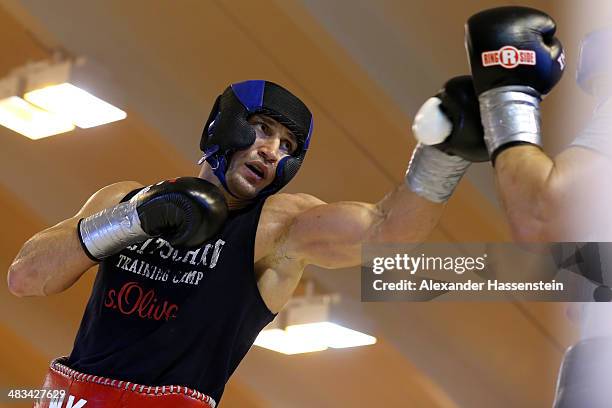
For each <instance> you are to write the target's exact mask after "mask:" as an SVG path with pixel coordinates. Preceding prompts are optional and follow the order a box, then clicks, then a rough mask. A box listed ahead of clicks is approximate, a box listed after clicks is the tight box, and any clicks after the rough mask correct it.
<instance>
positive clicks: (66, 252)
mask: <svg viewBox="0 0 612 408" xmlns="http://www.w3.org/2000/svg"><path fill="white" fill-rule="evenodd" d="M139 187H142V185H141V184H139V183H136V182H133V181H126V182H120V183H116V184H112V185H110V186H107V187H104V188H103V189H101V190H100V191H98V192H96V193H95V194H94V195H93V196H91V198H90V199H89V200H88V201H87V202H86V203H85V205H84V206H83V207H82V208H81V210H80V211H79V212H78V213H77V214H76V215H75V216H74V217H71V218H68V219H67V220H64V221H62V222H60V223H59V224H57V225H54V226H53V227H50V228H48V229H46V230H44V231H41V232H39V233H37V234H36V235H34V236H33V237H32V238H30V239H29V240H28V241H27V242H26V243H25V244H24V245H23V247H22V248H21V250H20V251H19V253H18V254H17V257H16V258H15V260H14V261H13V263H12V264H11V266H10V268H9V272H8V286H9V290H10V291H11V293H13V294H14V295H16V296H46V295H50V294H53V293H58V292H62V291H64V290H66V289H67V288H69V287H70V286H72V285H73V284H74V282H76V281H77V280H78V279H79V278H80V277H81V275H83V273H85V271H87V270H88V269H89V268H91V267H92V266H94V265H95V263H94V262H93V261H92V260H91V259H90V258H89V257H87V255H85V253H84V252H83V249H82V248H81V244H80V243H79V238H78V235H77V230H76V228H77V224H78V222H79V220H80V219H81V218H84V217H87V216H89V215H91V214H94V213H96V212H98V211H101V210H103V209H105V208H108V207H110V206H112V205H114V204H117V203H118V202H120V201H121V199H122V198H123V197H125V195H126V194H127V193H129V192H130V191H132V190H134V189H136V188H139Z"/></svg>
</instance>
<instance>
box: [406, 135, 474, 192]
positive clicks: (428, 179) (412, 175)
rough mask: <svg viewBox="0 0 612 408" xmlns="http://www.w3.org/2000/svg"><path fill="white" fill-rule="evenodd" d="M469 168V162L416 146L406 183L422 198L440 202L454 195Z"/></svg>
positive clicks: (423, 146)
mask: <svg viewBox="0 0 612 408" xmlns="http://www.w3.org/2000/svg"><path fill="white" fill-rule="evenodd" d="M469 165H470V162H469V161H467V160H465V159H462V158H461V157H459V156H451V155H449V154H446V153H444V152H443V151H441V150H439V149H437V148H435V147H433V146H426V145H423V144H421V143H419V144H417V146H416V147H415V149H414V152H413V153H412V158H411V159H410V163H409V164H408V170H407V171H406V176H405V182H406V185H407V186H408V188H409V189H410V190H412V191H414V192H415V193H416V194H418V195H420V196H421V197H423V198H426V199H428V200H429V201H433V202H435V203H443V202H446V201H447V200H448V199H449V198H450V196H451V195H452V194H453V191H455V188H456V187H457V184H459V181H460V180H461V177H463V175H464V174H465V172H466V171H467V169H468V167H469Z"/></svg>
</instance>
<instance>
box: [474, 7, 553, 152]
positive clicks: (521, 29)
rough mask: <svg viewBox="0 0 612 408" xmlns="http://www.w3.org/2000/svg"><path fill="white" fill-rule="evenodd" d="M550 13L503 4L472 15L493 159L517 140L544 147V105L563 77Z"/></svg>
mask: <svg viewBox="0 0 612 408" xmlns="http://www.w3.org/2000/svg"><path fill="white" fill-rule="evenodd" d="M555 30H556V24H555V22H554V20H553V19H552V18H551V17H550V16H548V15H547V14H545V13H543V12H541V11H538V10H535V9H531V8H527V7H514V6H511V7H500V8H494V9H490V10H485V11H483V12H480V13H478V14H475V15H474V16H472V17H470V19H469V20H468V22H467V24H466V28H465V31H466V32H465V44H466V48H467V52H468V58H469V61H470V67H471V70H472V77H473V78H474V86H475V89H476V93H477V95H478V98H479V101H480V112H481V115H482V124H483V127H484V132H485V142H486V144H487V148H488V150H489V154H490V155H491V157H492V159H495V156H496V155H497V154H499V152H500V151H502V150H503V149H505V148H507V147H510V146H513V145H516V144H525V143H528V144H533V145H537V146H541V144H542V142H541V132H540V114H539V104H540V101H541V98H542V96H543V95H546V94H547V93H548V92H550V90H551V89H552V88H553V87H554V86H555V85H556V84H557V82H558V81H559V80H560V79H561V75H562V74H563V70H564V69H565V55H564V53H563V47H562V45H561V43H560V42H559V40H558V39H557V38H556V37H555Z"/></svg>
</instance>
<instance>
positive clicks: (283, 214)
mask: <svg viewBox="0 0 612 408" xmlns="http://www.w3.org/2000/svg"><path fill="white" fill-rule="evenodd" d="M323 204H325V201H323V200H321V199H319V198H317V197H314V196H312V195H310V194H304V193H297V194H286V193H281V194H275V195H273V196H271V197H269V198H268V199H267V200H266V202H265V204H264V206H263V209H262V211H261V216H260V218H259V225H258V226H257V238H256V241H255V261H256V262H257V261H258V260H260V259H262V258H263V257H265V256H267V255H270V254H271V253H272V252H273V251H274V250H275V249H276V247H277V245H278V243H279V242H281V241H282V239H283V237H284V235H285V234H286V233H287V231H288V229H289V227H290V226H291V223H292V222H293V221H294V220H295V218H296V217H297V216H298V215H299V214H301V213H303V212H304V211H307V210H309V209H311V208H314V207H317V206H319V205H323Z"/></svg>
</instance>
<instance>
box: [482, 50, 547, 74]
mask: <svg viewBox="0 0 612 408" xmlns="http://www.w3.org/2000/svg"><path fill="white" fill-rule="evenodd" d="M535 64H536V53H535V51H531V50H519V49H518V48H516V47H513V46H511V45H506V46H504V47H501V48H500V49H499V50H497V51H485V52H483V53H482V66H483V67H490V66H494V65H501V66H502V67H504V68H507V69H512V68H516V67H518V66H519V65H535Z"/></svg>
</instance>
